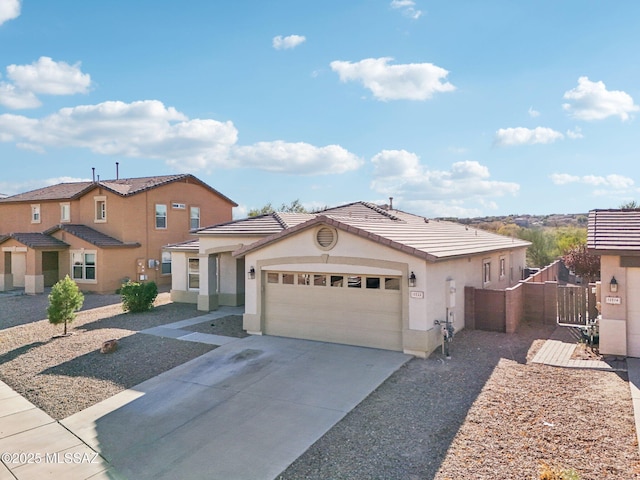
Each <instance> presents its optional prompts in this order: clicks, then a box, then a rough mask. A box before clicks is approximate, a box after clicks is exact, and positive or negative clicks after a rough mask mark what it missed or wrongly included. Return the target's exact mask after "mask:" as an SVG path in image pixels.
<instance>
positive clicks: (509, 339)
mask: <svg viewBox="0 0 640 480" xmlns="http://www.w3.org/2000/svg"><path fill="white" fill-rule="evenodd" d="M551 333H552V328H549V327H539V326H535V327H533V326H526V325H525V326H523V327H522V328H521V330H520V331H519V332H518V334H512V335H507V334H500V333H492V332H481V331H462V332H460V333H459V334H457V335H456V337H455V338H454V341H453V350H452V356H453V358H452V359H451V360H445V359H444V358H443V357H442V355H440V353H439V352H435V353H434V354H432V355H431V356H430V357H429V358H428V359H426V360H422V359H413V360H411V361H410V362H409V363H407V364H406V365H405V366H404V367H403V368H401V369H400V370H398V371H397V372H396V373H395V374H394V375H392V376H391V377H390V378H389V379H388V380H387V381H386V382H385V383H384V384H382V385H381V386H380V387H379V388H378V389H377V390H376V391H375V392H373V393H372V394H371V395H370V396H369V397H368V398H367V399H365V400H364V401H363V402H362V403H361V404H360V405H358V407H356V408H355V409H354V410H353V411H352V412H351V413H349V414H348V415H347V416H346V417H345V419H344V420H343V421H341V422H340V423H338V424H337V425H336V426H335V427H334V428H332V429H331V430H330V431H329V432H327V434H325V435H324V436H323V437H322V438H321V439H320V440H318V441H317V442H316V443H315V444H314V445H313V446H312V447H311V448H310V449H309V450H307V452H305V453H304V454H303V455H302V456H301V457H299V458H298V459H297V460H296V461H295V462H294V463H293V464H292V465H291V466H290V467H289V468H288V469H287V470H286V471H285V472H283V474H282V475H281V476H280V477H279V478H280V479H281V480H285V479H287V480H292V479H306V480H311V479H323V480H324V479H345V480H346V479H364V478H366V479H408V480H418V479H438V480H445V479H454V480H457V479H474V480H475V479H491V480H494V479H538V478H541V477H540V474H541V472H542V470H543V468H544V465H545V464H546V465H548V466H549V468H552V469H556V471H562V470H569V469H574V470H575V472H576V473H577V474H578V475H579V479H580V480H588V479H593V480H596V479H598V480H599V479H621V480H623V479H624V480H630V479H634V478H640V475H639V472H640V455H639V453H638V445H637V441H636V436H635V427H634V419H633V408H632V404H631V398H630V392H629V385H628V383H627V378H626V376H623V375H620V374H617V373H613V372H602V371H587V370H576V369H559V368H555V367H549V366H545V365H534V364H527V363H526V361H527V359H530V358H531V357H532V356H533V354H535V351H537V349H539V348H540V347H541V345H542V343H543V342H544V338H546V337H548V336H549V335H550V334H551ZM547 478H554V477H547ZM557 478H560V477H557Z"/></svg>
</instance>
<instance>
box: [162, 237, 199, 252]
mask: <svg viewBox="0 0 640 480" xmlns="http://www.w3.org/2000/svg"><path fill="white" fill-rule="evenodd" d="M199 249H200V241H199V240H198V239H195V240H187V241H186V242H180V243H172V244H170V245H166V246H164V247H163V250H173V251H176V252H193V251H195V252H198V250H199Z"/></svg>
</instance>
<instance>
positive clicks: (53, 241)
mask: <svg viewBox="0 0 640 480" xmlns="http://www.w3.org/2000/svg"><path fill="white" fill-rule="evenodd" d="M10 238H13V239H15V240H17V241H18V242H20V243H22V244H23V245H26V246H27V247H29V248H34V249H41V248H56V249H60V248H69V244H67V243H65V242H63V241H62V240H58V239H57V238H54V237H51V236H49V235H45V234H44V233H10V234H9V235H5V236H3V237H1V238H0V243H3V242H5V241H6V240H9V239H10Z"/></svg>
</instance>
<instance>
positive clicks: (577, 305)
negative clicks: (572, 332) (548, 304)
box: [558, 285, 598, 326]
mask: <svg viewBox="0 0 640 480" xmlns="http://www.w3.org/2000/svg"><path fill="white" fill-rule="evenodd" d="M597 316H598V311H597V309H596V296H595V293H593V292H592V290H591V288H590V287H585V286H582V285H558V323H559V324H560V325H568V326H573V325H575V326H579V325H584V326H586V325H589V322H592V321H594V320H595V319H596V317H597Z"/></svg>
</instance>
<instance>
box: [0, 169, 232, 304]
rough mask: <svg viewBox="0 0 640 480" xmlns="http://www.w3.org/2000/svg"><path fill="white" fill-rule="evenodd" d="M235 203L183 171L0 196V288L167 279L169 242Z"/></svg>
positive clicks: (110, 286)
mask: <svg viewBox="0 0 640 480" xmlns="http://www.w3.org/2000/svg"><path fill="white" fill-rule="evenodd" d="M234 206H237V205H236V203H235V202H233V201H232V200H230V199H229V198H227V197H225V196H224V195H222V194H221V193H220V192H218V191H217V190H215V189H213V188H212V187H210V186H209V185H207V184H206V183H204V182H202V181H201V180H199V179H198V178H196V177H194V176H193V175H189V174H179V175H166V176H155V177H141V178H125V179H115V180H102V181H87V182H72V183H61V184H57V185H53V186H49V187H44V188H40V189H37V190H33V191H30V192H25V193H20V194H17V195H13V196H10V197H6V198H2V199H0V253H1V255H2V256H0V291H5V290H11V289H13V288H15V287H22V288H24V289H25V292H26V293H29V294H35V293H40V292H43V291H44V288H45V287H48V286H51V285H53V284H54V283H55V282H57V281H58V280H59V279H60V278H64V276H65V275H69V276H70V277H71V278H73V279H74V280H75V281H76V283H78V285H79V286H80V288H81V289H82V290H84V291H92V292H98V293H107V292H114V291H115V290H116V289H118V288H119V287H120V286H121V284H122V282H123V281H125V280H126V279H132V280H153V281H155V282H156V283H158V284H159V285H170V284H171V270H172V268H171V256H170V255H169V254H168V253H166V252H165V253H164V254H163V251H162V247H163V246H164V245H166V244H168V243H173V242H180V241H185V240H187V239H188V238H190V234H189V232H190V231H191V230H192V229H195V228H199V227H200V226H201V225H210V224H213V223H219V222H226V221H229V220H231V218H232V208H233V207H234Z"/></svg>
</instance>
